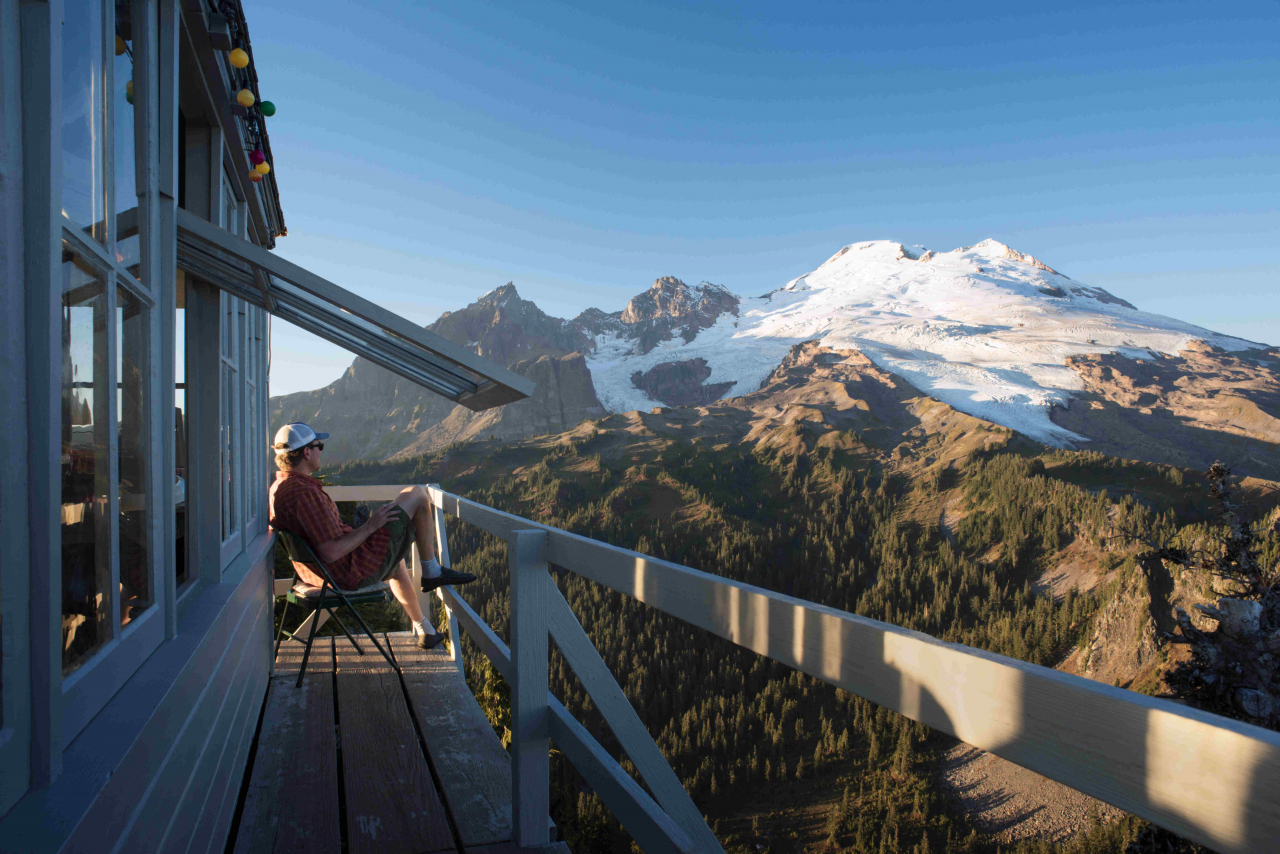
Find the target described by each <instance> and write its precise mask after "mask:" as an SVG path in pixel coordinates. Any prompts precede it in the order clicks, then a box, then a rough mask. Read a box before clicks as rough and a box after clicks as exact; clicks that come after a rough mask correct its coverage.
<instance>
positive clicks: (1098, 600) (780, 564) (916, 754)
mask: <svg viewBox="0 0 1280 854" xmlns="http://www.w3.org/2000/svg"><path fill="white" fill-rule="evenodd" d="M608 438H609V437H608V436H607V435H606V434H605V433H604V432H602V431H599V430H595V429H590V430H588V431H586V432H583V431H581V430H580V431H576V432H575V433H573V434H566V435H565V436H561V437H556V438H554V439H552V438H548V439H544V440H543V441H537V440H531V441H527V442H524V443H520V444H516V445H511V446H504V445H498V444H496V443H493V442H489V443H484V442H480V443H472V444H469V445H465V446H459V447H455V448H451V449H449V450H447V451H445V452H443V453H441V454H436V455H433V456H424V457H418V458H412V459H405V460H396V461H389V462H376V463H368V462H359V463H351V464H348V465H345V466H343V467H341V468H339V469H336V470H334V471H332V472H330V473H329V478H330V482H333V483H340V484H343V485H354V484H373V483H379V484H392V483H401V484H409V483H433V482H439V483H441V484H442V485H443V486H444V488H445V489H447V490H448V491H451V492H455V493H457V494H460V495H463V496H465V497H467V498H470V499H472V500H475V501H477V502H481V503H483V504H487V505H490V506H493V507H496V508H499V509H502V510H506V511H509V512H512V513H516V514H519V515H522V516H525V517H528V518H531V519H534V520H537V521H539V522H542V523H545V524H548V525H555V526H557V527H560V528H563V529H565V530H569V531H573V532H576V533H579V534H582V535H584V536H588V537H592V538H594V539H597V540H602V541H605V542H609V543H612V544H615V545H619V546H623V547H626V548H630V549H634V550H636V551H639V552H643V553H646V554H649V555H653V556H656V557H660V558H664V559H666V560H670V561H674V562H677V563H681V564H685V565H687V566H690V567H694V568H697V569H700V570H704V571H706V572H709V573H714V574H718V575H722V576H725V577H728V578H732V579H735V580H738V581H743V582H747V583H750V584H754V585H759V586H761V587H765V588H768V589H771V590H776V591H780V592H785V593H787V594H789V595H792V596H796V597H800V598H803V599H807V600H811V601H813V602H817V603H821V604H823V605H828V606H832V607H835V608H839V609H844V610H848V611H851V612H853V613H856V614H860V615H863V616H866V617H870V618H873V619H876V620H882V621H885V622H888V623H892V624H895V625H898V626H903V627H906V628H909V629H914V630H917V631H921V632H925V633H927V634H929V635H932V636H934V637H937V638H940V639H942V640H945V641H952V642H956V643H962V644H968V645H971V646H975V647H979V648H981V649H984V650H989V651H992V652H995V653H999V654H1002V655H1007V656H1012V657H1015V658H1019V659H1022V660H1024V661H1028V662H1033V663H1036V664H1041V665H1046V666H1054V665H1055V664H1058V663H1060V662H1061V661H1063V659H1064V658H1066V657H1067V656H1068V655H1069V654H1070V653H1071V652H1072V651H1073V650H1075V649H1076V648H1077V647H1078V646H1081V645H1082V644H1084V643H1086V642H1087V640H1088V638H1089V637H1090V632H1091V627H1092V625H1093V621H1094V619H1095V616H1096V615H1097V613H1098V612H1099V609H1101V608H1102V607H1103V606H1105V605H1106V603H1107V602H1108V601H1109V599H1110V598H1111V597H1112V595H1113V594H1114V591H1115V590H1116V589H1118V588H1119V587H1120V586H1122V585H1123V584H1124V583H1125V580H1126V579H1127V578H1128V577H1129V576H1131V575H1132V574H1133V573H1135V572H1137V571H1138V570H1137V568H1136V567H1135V564H1134V561H1133V554H1134V552H1135V550H1136V549H1135V547H1134V546H1133V545H1132V544H1129V543H1126V542H1124V541H1123V540H1118V539H1116V538H1115V537H1114V533H1115V531H1117V530H1143V531H1151V532H1154V533H1156V534H1158V535H1159V536H1161V537H1164V538H1167V539H1170V540H1178V539H1179V538H1181V539H1187V540H1192V539H1195V538H1197V537H1199V538H1203V537H1205V536H1206V535H1207V534H1208V532H1209V526H1210V524H1211V518H1210V517H1209V516H1208V515H1207V514H1206V511H1205V509H1204V508H1205V502H1204V500H1203V496H1202V493H1203V483H1202V482H1201V481H1202V478H1201V477H1200V476H1199V475H1197V474H1196V473H1192V472H1186V471H1183V470H1180V469H1176V468H1172V467H1168V466H1161V465H1155V464H1146V463H1135V462H1128V461H1122V460H1118V459H1114V458H1109V457H1104V456H1102V455H1100V454H1090V453H1081V452H1068V451H1047V450H1045V449H1043V448H1042V447H1040V446H1035V447H1029V446H1023V445H1022V444H1020V440H1017V439H1013V438H1011V437H1009V436H1005V437H1004V440H1003V441H1000V442H996V443H994V444H991V445H990V446H989V447H987V448H986V449H985V450H980V451H974V452H972V453H970V454H969V455H968V456H967V457H966V458H964V459H963V460H961V461H958V462H956V463H953V464H948V465H946V466H936V467H934V468H932V469H915V470H902V469H901V468H899V469H894V468H893V466H892V461H891V460H886V459H885V457H884V456H876V455H874V454H868V453H864V452H860V451H859V447H860V446H859V443H858V440H857V437H850V440H849V442H847V443H845V446H844V447H845V450H842V449H841V448H840V447H839V446H838V445H837V444H827V445H825V446H819V447H813V448H807V447H803V448H802V451H801V452H795V451H792V450H786V449H783V450H772V451H771V450H768V449H766V448H764V447H763V446H762V445H755V446H747V445H741V446H730V445H719V446H708V445H706V444H703V443H689V442H679V441H658V440H649V441H645V442H640V443H636V444H634V445H632V446H630V449H629V450H628V449H624V450H621V451H619V450H618V449H617V446H616V443H612V444H611V443H610V442H608V441H606V440H607V439H608ZM940 508H942V509H943V510H945V513H942V512H940ZM448 540H449V548H450V552H451V555H452V559H453V565H454V567H455V568H457V569H462V570H465V571H469V572H474V573H475V574H477V575H478V576H479V580H478V581H477V582H475V583H473V584H470V585H468V586H466V587H465V588H461V589H460V592H461V593H462V595H463V596H464V598H466V599H467V600H468V602H470V604H471V605H472V606H473V607H474V608H475V609H476V610H477V611H478V612H479V614H480V615H481V616H482V617H483V619H484V620H485V621H486V622H487V623H488V624H489V625H490V626H491V627H492V628H493V629H494V630H495V631H496V632H497V633H498V634H499V635H500V636H503V637H506V633H507V628H508V599H507V592H508V581H507V575H508V570H507V555H506V544H505V543H504V542H502V541H500V540H498V539H496V538H494V537H492V536H490V535H488V534H486V533H484V532H482V531H480V530H478V529H476V528H474V527H471V526H468V525H465V524H462V523H459V522H457V521H456V520H451V522H450V527H449V530H448ZM1264 543H1265V549H1266V550H1267V551H1266V554H1265V555H1264V558H1265V559H1267V560H1271V561H1273V562H1274V561H1275V560H1277V559H1280V535H1276V534H1274V533H1272V534H1270V535H1268V538H1267V539H1265V540H1264ZM1067 550H1072V553H1073V554H1075V555H1077V556H1079V555H1085V556H1086V557H1087V558H1088V559H1089V560H1092V561H1094V562H1095V563H1096V565H1097V573H1096V574H1097V578H1098V579H1099V581H1098V583H1096V584H1095V585H1093V586H1092V588H1091V589H1086V590H1077V589H1076V587H1074V586H1070V587H1068V588H1067V589H1065V590H1059V591H1057V592H1056V593H1055V592H1053V591H1051V590H1050V589H1049V588H1048V587H1047V586H1046V585H1045V584H1043V583H1042V581H1043V579H1044V578H1045V577H1046V575H1047V573H1048V572H1049V571H1050V570H1052V569H1053V567H1054V566H1055V565H1056V563H1057V562H1058V561H1060V560H1061V559H1062V555H1063V553H1064V552H1065V551H1067ZM553 575H554V577H555V578H556V580H557V583H558V585H559V587H560V589H561V591H562V592H563V594H564V596H565V598H566V599H567V600H568V602H569V604H570V606H571V607H572V609H573V611H574V613H575V614H576V615H577V616H578V618H579V619H580V621H581V622H582V624H583V626H584V627H585V629H586V631H587V633H588V634H589V636H590V637H591V639H592V640H593V641H594V642H595V645H596V647H597V649H598V650H599V651H600V654H601V656H602V657H603V659H604V660H605V662H606V664H607V665H608V666H609V668H610V670H611V671H612V672H613V674H614V675H615V678H616V679H617V681H618V683H619V684H620V685H621V686H622V688H623V690H624V691H625V693H626V695H627V697H628V698H630V700H631V701H632V703H633V705H634V706H635V708H636V710H637V711H638V713H639V715H640V717H641V719H642V720H643V721H644V722H645V724H646V725H647V727H648V729H649V732H650V733H651V734H652V735H653V736H654V739H655V741H656V742H657V744H658V745H659V747H660V748H661V749H662V751H663V753H664V754H665V755H666V757H667V758H668V760H669V761H670V762H671V765H672V767H673V768H674V769H675V771H676V772H677V774H678V775H679V777H680V778H681V779H682V780H683V781H684V783H685V787H686V788H687V789H688V791H689V792H690V793H691V795H692V797H693V798H694V800H695V802H696V803H697V804H698V806H699V808H700V809H701V810H702V811H703V813H704V814H705V815H706V816H707V817H708V820H709V822H710V823H711V826H712V828H713V829H714V830H715V831H716V833H717V835H718V837H719V838H720V839H721V841H722V842H723V844H724V845H725V848H726V850H727V851H730V852H760V851H769V852H791V851H797V852H798V851H832V852H835V851H844V852H859V854H927V852H941V851H956V852H984V854H985V852H993V853H994V852H996V851H1005V852H1025V854H1032V852H1049V851H1064V852H1074V854H1085V852H1119V851H1123V850H1124V849H1125V847H1126V845H1127V844H1128V841H1129V840H1130V839H1132V838H1133V836H1134V835H1135V834H1136V833H1137V832H1138V830H1139V829H1140V827H1141V824H1142V823H1141V822H1139V821H1138V820H1136V819H1132V818H1127V819H1124V820H1122V821H1119V822H1112V823H1105V822H1102V821H1100V820H1099V819H1098V818H1097V817H1096V816H1094V817H1093V818H1089V817H1082V818H1081V824H1082V830H1081V832H1080V833H1079V834H1078V835H1077V836H1076V837H1075V838H1074V839H1073V840H1072V841H1070V842H1067V843H1063V844H1057V845H1055V844H1050V843H1048V842H1043V841H1023V842H1021V843H1017V844H1008V843H1005V844H1002V843H1000V842H999V841H998V840H996V839H995V838H993V837H991V836H988V835H985V834H983V833H981V832H979V830H978V829H977V828H975V827H974V826H972V825H971V823H970V822H969V820H968V819H967V818H966V817H965V815H964V814H963V813H962V812H961V811H960V810H959V809H958V808H957V806H956V805H955V803H954V802H953V801H952V800H950V799H949V798H948V796H947V793H946V791H945V789H944V788H943V787H942V784H941V783H940V781H939V779H938V775H937V766H938V762H939V758H940V756H941V754H942V753H943V752H945V751H946V750H948V749H949V748H951V747H952V746H954V745H955V744H956V742H955V740H954V739H951V738H950V737H947V736H944V735H942V734H940V733H935V732H933V731H931V730H929V729H928V728H926V727H924V726H923V725H921V724H918V723H915V722H913V721H910V720H908V719H906V718H903V717H901V716H899V715H897V714H895V713H892V712H889V711H888V710H887V709H884V708H880V707H877V706H875V705H873V704H871V703H870V702H868V701H866V700H864V699H862V698H860V697H857V696H855V695H853V694H850V693H847V692H845V691H843V690H839V689H836V688H834V687H832V686H830V685H827V684H826V683H824V682H821V681H819V680H816V679H814V678H812V677H809V676H806V675H804V674H801V673H799V672H796V671H793V670H791V669H790V668H788V667H785V666H783V665H781V664H778V663H774V662H771V661H769V660H768V659H765V658H763V657H761V656H758V655H756V654H755V653H752V652H750V651H747V650H744V649H742V648H739V647H736V646H734V645H733V644H731V643H730V642H728V641H725V640H722V639H720V638H718V637H714V636H712V635H710V634H708V633H706V632H704V631H702V630H700V629H697V628H694V627H691V626H689V625H687V624H685V623H683V622H681V621H678V620H676V619H674V618H671V617H668V616H667V615H665V614H663V613H661V612H659V611H656V610H654V609H652V608H649V607H648V606H645V605H643V604H640V603H638V602H636V601H635V600H633V599H630V598H629V597H624V596H622V595H620V594H617V593H614V592H612V591H610V590H608V589H606V588H603V587H601V586H600V585H597V584H595V583H594V582H591V581H588V580H586V579H584V578H582V577H580V576H577V575H575V574H573V573H569V572H566V571H556V570H555V568H554V567H553ZM463 649H464V654H465V658H466V665H467V673H468V679H469V681H470V682H471V687H472V688H473V690H474V692H475V693H476V695H477V697H478V698H479V699H480V701H481V704H482V706H483V707H484V708H485V710H486V714H488V716H489V718H490V721H491V722H492V723H493V724H494V726H495V729H496V730H497V731H498V732H499V733H500V734H501V733H504V731H505V727H506V725H507V724H508V723H509V706H508V703H507V699H506V698H507V688H506V686H505V685H504V684H503V682H502V680H501V678H500V677H499V676H498V675H497V673H496V671H494V669H493V668H492V667H491V666H490V665H489V664H488V662H487V660H486V659H485V658H484V657H483V655H482V654H481V653H479V651H478V649H477V648H476V647H475V646H474V645H472V644H471V643H470V641H466V642H464V645H463ZM551 684H552V690H553V692H554V693H555V694H556V695H557V696H558V697H559V698H560V699H561V700H562V701H563V702H564V703H565V705H566V706H567V707H568V709H569V710H570V711H571V712H572V713H573V714H574V715H575V716H576V717H577V718H578V720H580V721H582V722H583V723H584V724H585V725H586V726H587V728H588V729H589V730H590V731H591V732H592V733H593V734H594V735H595V736H596V737H597V739H598V740H599V741H600V742H601V744H603V745H605V746H606V747H607V748H609V749H610V750H611V751H612V752H614V753H615V755H619V756H621V754H620V751H619V750H618V747H617V744H616V742H615V741H614V740H613V739H612V736H611V734H610V733H609V731H608V728H607V726H605V724H604V723H603V721H602V720H601V719H600V717H599V714H598V712H597V711H596V710H595V708H594V706H593V704H592V703H591V701H590V699H589V698H588V697H587V695H586V693H585V692H584V690H583V689H582V686H581V685H580V684H579V683H578V681H577V678H576V677H575V676H574V674H573V673H572V671H571V670H570V669H569V668H568V667H567V665H566V664H565V662H564V660H563V659H562V658H561V657H560V656H559V654H558V653H557V652H555V651H554V646H553V654H552V664H551ZM1127 687H1131V688H1142V689H1143V690H1148V691H1153V692H1155V691H1158V681H1151V682H1149V683H1147V684H1145V685H1130V686H1127ZM623 764H624V767H627V766H628V763H627V762H626V761H625V758H624V761H623ZM552 773H553V795H552V797H553V817H554V819H555V821H556V823H557V826H558V828H559V831H560V833H561V835H562V836H563V838H564V839H566V840H567V841H568V842H569V844H570V846H571V847H572V849H573V850H574V851H575V852H580V854H587V852H626V851H630V850H632V843H631V841H630V839H629V837H628V836H627V834H626V833H625V831H623V830H622V829H621V827H620V826H619V825H618V823H617V822H616V821H615V820H614V818H613V817H612V815H611V814H610V813H609V811H608V809H607V808H606V807H605V806H604V804H603V803H602V802H601V801H600V800H599V798H598V797H597V796H595V795H594V794H592V793H591V792H590V791H588V789H587V788H586V787H585V786H584V785H583V784H582V781H581V780H580V779H579V778H578V777H577V776H576V774H575V773H574V771H573V768H572V766H570V765H569V763H568V762H567V761H564V760H563V759H562V758H561V757H559V755H558V753H556V751H554V749H553V764H552Z"/></svg>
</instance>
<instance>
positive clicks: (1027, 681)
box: [329, 486, 1280, 852]
mask: <svg viewBox="0 0 1280 854" xmlns="http://www.w3.org/2000/svg"><path fill="white" fill-rule="evenodd" d="M387 489H394V491H396V492H398V491H399V489H400V487H394V488H393V487H331V488H330V490H329V492H330V494H331V495H333V497H334V498H335V500H370V499H378V498H382V497H383V493H382V492H381V490H387ZM428 489H429V492H430V494H431V500H432V502H433V503H435V504H436V505H437V506H439V507H441V508H443V509H444V511H445V512H446V513H449V514H451V515H453V516H456V517H457V518H458V519H461V520H462V521H465V522H468V523H471V524H473V525H476V526H477V527H479V528H481V529H482V530H485V531H487V532H489V533H490V534H494V535H496V536H499V537H502V538H503V539H508V538H509V536H510V535H511V533H512V532H514V531H517V530H530V529H538V530H543V531H546V532H547V534H548V538H547V560H548V561H549V562H550V563H551V564H554V565H555V566H557V567H560V568H563V569H567V570H570V571H572V572H575V573H578V574H579V575H582V576H584V577H586V578H590V579H591V580H593V581H596V582H598V583H600V584H603V585H605V586H606V587H609V588H611V589H613V590H616V591H618V592H620V593H625V594H626V595H629V596H632V597H634V598H635V599H638V600H639V601H641V602H644V603H646V604H648V605H650V606H652V607H654V608H657V609H659V610H661V611H664V612H666V613H668V614H671V615H672V616H674V617H677V618H678V619H681V620H684V621H685V622H688V623H691V624H693V625H695V626H699V627H700V628H703V629H706V630H707V631H710V632H712V633H713V634H715V635H718V636H719V637H722V638H725V639H727V640H730V641H732V642H734V643H736V644H738V645H740V646H743V647H746V648H747V649H751V650H753V651H755V652H757V653H759V654H761V655H764V656H767V657H769V658H772V659H774V660H776V661H779V662H782V663H784V664H787V665H790V666H792V667H795V668H796V669H798V670H801V671H803V672H805V673H808V674H810V675H812V676H815V677H817V678H819V679H822V680H823V681H826V682H828V683H830V684H832V685H836V686H838V687H840V688H843V689H844V690H846V691H849V692H851V693H854V694H857V695H859V696H862V697H865V698H867V699H868V700H870V701H872V702H874V703H876V704H878V705H881V706H885V707H886V708H889V709H892V710H894V711H896V712H899V713H901V714H903V715H905V716H906V717H908V718H911V719H913V720H917V721H920V722H922V723H925V724H927V725H929V726H930V727H933V728H934V729H938V730H941V731H943V732H946V733H949V734H951V735H954V736H956V737H957V738H959V739H961V740H962V741H965V742H967V743H969V744H972V745H974V746H976V747H979V748H982V749H983V750H986V751H988V752H991V753H994V754H996V755H997V756H1000V757H1003V758H1005V759H1008V760H1010V761H1013V762H1016V763H1017V764H1019V765H1022V766H1023V767H1026V768H1029V769H1031V770H1033V771H1036V772H1037V773H1040V774H1042V775H1044V776H1046V777H1049V778H1051V779H1054V780H1057V781H1059V782H1061V783H1064V784H1066V785H1068V786H1071V787H1072V788H1075V789H1078V790H1080V791H1082V792H1084V793H1086V794H1089V795H1092V796H1094V797H1097V798H1099V799H1100V800H1103V801H1106V802H1107V803H1110V804H1113V805H1115V806H1117V807H1119V808H1121V809H1123V810H1126V811H1128V812H1131V813H1134V814H1135V815H1138V816H1141V817H1143V818H1146V819H1148V820H1150V821H1153V822H1155V823H1156V824H1159V825H1161V826H1163V827H1166V828H1168V829H1170V830H1173V831H1175V832H1177V833H1179V834H1181V835H1183V836H1186V837H1188V838H1190V839H1192V840H1195V841H1197V842H1199V843H1201V844H1204V845H1207V846H1209V847H1211V848H1213V849H1215V850H1218V851H1223V852H1264V851H1271V850H1273V848H1274V844H1275V840H1276V839H1280V733H1275V732H1271V731H1270V730H1266V729H1262V728H1261V727H1256V726H1251V725H1249V724H1244V723H1240V722H1238V721H1233V720H1230V719H1228V718H1223V717H1220V716H1218V715H1212V714H1209V713H1206V712H1202V711H1199V710H1196V709H1192V708H1188V707H1186V706H1182V705H1179V704H1177V703H1173V702H1170V701H1167V700H1159V699H1155V698H1152V697H1147V696H1144V695H1142V694H1137V693H1134V692H1131V691H1126V690H1124V689H1121V688H1114V687H1111V686H1109V685H1104V684H1102V683H1100V682H1094V681H1092V680H1089V679H1083V678H1081V677H1077V676H1072V675H1070V674H1065V673H1060V672H1058V671H1056V670H1052V669H1050V668H1047V667H1040V666H1038V665H1033V664H1028V663H1026V662H1023V661H1018V660H1016V659H1012V658H1007V657H1005V656H1001V655H996V654H994V653H990V652H986V651H983V650H979V649H975V648H972V647H966V646H962V645H960V644H952V643H945V642H943V641H939V640H937V639H936V638H932V637H930V636H928V635H925V634H922V633H920V632H915V631H910V630H908V629H903V628H901V627H898V626H894V625H890V624H888V623H882V622H880V621H878V620H872V619H868V618H866V617H860V616H857V615H855V614H850V613H848V612H846V611H839V610H837V609H834V608H829V607H826V606H823V605H818V604H815V603H813V602H808V601H805V600H802V599H796V598H794V597H791V596H786V595H784V594H781V593H775V592H773V591H770V590H765V589H763V588H759V587H755V586H752V585H750V584H744V583H741V582H737V581H733V580H731V579H727V578H722V577H719V576H715V575H712V574H710V573H707V572H703V571H701V570H696V569H691V568H689V567H686V566H681V565H679V564H675V563H671V562H669V561H664V560H660V559H658V558H653V557H649V556H647V555H643V554H640V553H638V552H633V551H630V550H628V549H624V548H620V547H618V546H613V545H609V544H608V543H602V542H599V541H596V540H592V539H589V538H587V537H583V536H580V535H578V534H573V533H570V532H568V531H563V530H561V529H559V528H554V527H551V526H549V525H543V524H540V523H537V522H533V521H531V520H528V519H524V518H522V517H520V516H515V515H513V514H510V513H504V512H502V511H500V510H495V509H493V508H491V507H487V506H485V505H483V504H478V503H476V502H474V501H470V500H468V499H465V498H462V497H460V496H457V495H453V494H451V493H448V492H445V491H443V490H442V489H440V488H439V487H436V486H431V487H429V488H428ZM375 490H378V491H376V492H375Z"/></svg>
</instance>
